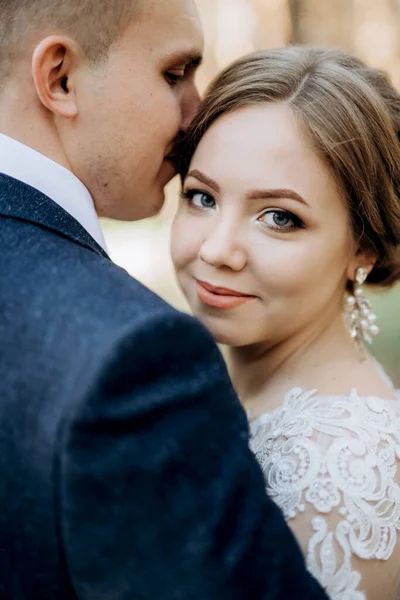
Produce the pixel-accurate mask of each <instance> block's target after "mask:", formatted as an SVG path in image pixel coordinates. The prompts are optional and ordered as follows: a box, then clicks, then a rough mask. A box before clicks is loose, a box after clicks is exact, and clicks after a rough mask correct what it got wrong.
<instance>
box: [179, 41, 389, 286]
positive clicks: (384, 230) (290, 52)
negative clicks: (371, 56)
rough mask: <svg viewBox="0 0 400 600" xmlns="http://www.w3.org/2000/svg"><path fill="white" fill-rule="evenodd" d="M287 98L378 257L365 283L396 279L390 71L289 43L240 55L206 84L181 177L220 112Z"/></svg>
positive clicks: (355, 226)
mask: <svg viewBox="0 0 400 600" xmlns="http://www.w3.org/2000/svg"><path fill="white" fill-rule="evenodd" d="M266 102H285V103H286V104H287V105H288V106H290V107H291V109H292V110H293V112H294V113H295V114H296V115H297V117H298V119H299V121H300V123H302V125H303V127H304V129H305V131H306V132H307V133H308V135H309V137H310V138H311V140H312V142H313V144H314V147H315V148H316V151H317V152H318V153H319V155H320V156H321V157H322V158H323V159H324V160H325V162H326V164H327V165H328V166H329V168H330V169H331V171H332V173H333V174H334V176H335V178H336V180H337V182H338V183H339V186H340V189H341V190H342V191H343V193H344V196H345V198H346V200H347V203H348V206H349V212H350V219H351V226H352V231H353V234H354V237H355V240H356V241H357V243H358V244H359V247H362V248H363V249H368V250H372V251H373V252H374V253H375V255H376V256H377V262H376V265H375V267H374V269H373V270H372V272H371V273H370V276H369V278H368V282H370V283H375V284H379V285H383V286H384V285H391V284H393V283H395V282H396V281H398V280H399V279H400V253H399V245H400V199H399V195H400V143H399V138H398V136H399V132H400V95H399V94H398V93H397V92H396V90H395V89H394V88H393V86H392V85H391V84H390V82H389V80H388V78H387V76H386V75H385V74H384V73H383V72H381V71H378V70H376V69H372V68H369V67H367V66H366V65H365V64H363V63H362V62H361V61H360V60H358V59H356V58H354V57H352V56H349V55H347V54H345V53H342V52H339V51H336V50H328V49H322V48H304V47H290V48H283V49H277V50H269V51H262V52H258V53H255V54H251V55H249V56H245V57H244V58H241V59H240V60H238V61H236V62H235V63H234V64H233V65H231V66H230V67H228V68H227V69H226V70H225V71H224V72H223V73H222V74H221V75H219V76H218V77H217V79H216V80H215V81H214V82H213V83H212V84H211V87H210V88H209V90H208V92H207V95H206V97H205V99H204V102H203V104H202V107H201V110H200V113H199V114H198V115H197V117H196V118H195V120H194V122H193V123H192V125H191V127H190V130H189V132H188V135H187V136H186V139H185V141H184V144H183V148H182V175H183V176H184V175H185V174H186V173H187V169H188V166H189V163H190V160H191V158H192V156H193V154H194V152H195V150H196V147H197V145H198V144H199V142H200V140H201V138H202V137H203V135H204V134H205V132H206V131H207V129H208V128H209V127H210V126H211V125H212V123H213V122H214V121H215V120H216V119H218V118H219V117H220V116H221V115H223V114H225V113H228V112H232V111H235V110H238V109H240V108H243V107H245V106H249V105H254V104H263V103H266Z"/></svg>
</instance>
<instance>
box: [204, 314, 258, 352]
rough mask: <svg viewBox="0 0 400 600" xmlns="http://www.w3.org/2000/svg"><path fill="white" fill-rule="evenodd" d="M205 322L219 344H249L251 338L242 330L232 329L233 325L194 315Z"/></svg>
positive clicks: (233, 345)
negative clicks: (213, 321)
mask: <svg viewBox="0 0 400 600" xmlns="http://www.w3.org/2000/svg"><path fill="white" fill-rule="evenodd" d="M194 316H195V317H197V319H199V321H201V322H202V323H203V325H204V326H205V327H206V328H207V329H208V331H209V332H210V333H211V335H212V337H213V338H214V340H215V341H216V343H217V344H220V345H222V346H232V347H237V346H247V345H248V344H249V343H251V342H249V340H248V339H247V336H246V335H245V333H244V332H240V331H232V327H228V326H226V325H225V326H224V325H223V324H216V323H212V322H210V320H209V319H207V318H203V317H202V316H201V315H196V314H195V315H194Z"/></svg>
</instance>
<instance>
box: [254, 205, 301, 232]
mask: <svg viewBox="0 0 400 600" xmlns="http://www.w3.org/2000/svg"><path fill="white" fill-rule="evenodd" d="M259 221H261V222H262V223H263V224H265V225H267V226H268V227H271V229H295V228H296V227H297V228H301V226H302V223H301V221H300V219H298V218H296V217H295V216H294V215H292V213H290V212H287V211H286V210H278V209H274V210H269V211H267V212H265V213H264V214H263V215H261V217H259Z"/></svg>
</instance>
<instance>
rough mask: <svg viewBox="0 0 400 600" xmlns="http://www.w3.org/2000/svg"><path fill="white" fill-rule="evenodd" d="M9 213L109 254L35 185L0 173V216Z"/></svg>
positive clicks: (98, 252)
mask: <svg viewBox="0 0 400 600" xmlns="http://www.w3.org/2000/svg"><path fill="white" fill-rule="evenodd" d="M1 217H9V218H12V219H19V220H21V221H28V222H30V223H34V224H36V225H39V226H40V227H44V228H46V229H49V230H51V231H54V232H55V233H58V234H59V235H61V236H62V237H66V238H68V239H70V240H71V241H73V242H75V243H76V244H79V245H80V246H83V247H85V248H88V249H89V250H92V251H93V252H96V253H97V254H100V255H101V256H103V257H106V258H109V257H108V255H107V253H106V252H105V250H104V249H103V248H102V247H101V246H100V245H99V244H98V243H97V242H96V241H95V240H94V239H93V238H92V236H91V235H90V234H89V233H88V232H87V231H86V229H85V228H84V227H82V225H80V223H78V221H76V219H74V217H72V216H71V215H70V214H69V213H67V212H66V211H65V210H64V209H63V208H61V207H60V206H59V205H58V204H57V203H56V202H54V201H53V200H51V199H50V198H48V197H47V196H45V195H44V194H42V193H41V192H39V191H38V190H36V189H35V188H33V187H31V186H30V185H27V184H25V183H22V182H21V181H18V180H17V179H14V178H13V177H9V176H7V175H2V174H0V218H1Z"/></svg>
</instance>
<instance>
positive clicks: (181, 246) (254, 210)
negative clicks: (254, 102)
mask: <svg viewBox="0 0 400 600" xmlns="http://www.w3.org/2000/svg"><path fill="white" fill-rule="evenodd" d="M327 118H329V116H328V115H327ZM183 190H184V194H183V197H182V200H181V203H180V207H179V211H178V214H177V216H176V219H175V222H174V226H173V231H172V258H173V261H174V264H175V268H176V272H177V276H178V281H179V283H180V285H181V287H182V290H183V292H184V294H185V296H186V297H187V299H188V301H189V304H190V306H191V308H192V310H193V313H194V314H195V316H197V317H198V318H199V319H200V320H201V321H202V322H203V323H204V324H205V325H206V326H207V327H208V328H209V330H210V331H211V333H212V334H213V335H214V337H215V338H216V339H217V341H219V342H221V343H224V344H228V345H231V346H247V345H253V344H260V343H262V344H266V345H267V346H273V345H275V344H277V343H279V342H282V341H283V340H285V339H287V338H288V337H290V336H292V335H295V334H296V333H297V332H300V331H301V330H302V329H304V328H307V327H308V328H313V326H314V324H315V323H318V322H321V323H322V322H324V316H326V315H329V322H331V319H332V318H334V317H335V316H336V315H337V314H338V313H339V311H341V307H342V299H343V293H344V289H345V286H346V281H347V279H348V277H349V276H351V275H350V273H352V272H353V273H354V270H355V268H356V267H357V265H356V263H355V257H354V255H355V248H354V243H353V240H352V236H351V232H350V225H349V213H348V208H347V205H346V203H345V201H344V199H343V197H342V195H341V193H340V191H339V189H338V186H337V185H336V183H335V181H334V179H333V177H332V175H331V173H330V171H329V169H328V168H327V167H326V166H325V164H324V162H323V161H322V160H321V159H320V158H319V156H318V155H317V154H316V152H315V151H314V149H313V148H312V145H311V143H310V142H309V141H308V138H307V136H306V135H304V133H303V131H302V129H301V127H300V125H299V123H298V122H297V120H296V117H295V115H294V113H293V112H292V111H291V109H290V108H289V107H287V106H285V105H284V104H263V105H258V106H250V107H247V108H243V109H240V110H238V111H236V112H233V113H230V114H226V115H224V116H222V117H221V118H220V119H218V120H217V121H216V122H215V123H214V124H213V125H212V126H211V127H210V129H209V130H208V131H207V132H206V134H205V135H204V137H203V139H202V140H201V142H200V144H199V146H198V148H197V150H196V153H195V155H194V157H193V160H192V162H191V165H190V168H189V172H188V175H187V177H186V180H185V182H184V188H183Z"/></svg>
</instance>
